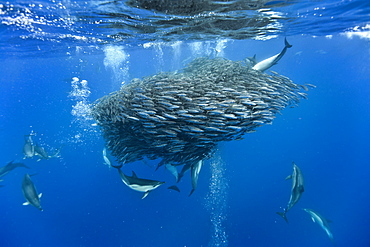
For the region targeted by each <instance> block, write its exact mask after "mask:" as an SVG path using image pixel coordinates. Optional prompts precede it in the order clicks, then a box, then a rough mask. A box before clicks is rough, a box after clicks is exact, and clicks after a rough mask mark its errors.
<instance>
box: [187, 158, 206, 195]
mask: <svg viewBox="0 0 370 247" xmlns="http://www.w3.org/2000/svg"><path fill="white" fill-rule="evenodd" d="M202 165H203V160H199V161H198V162H197V163H195V164H194V165H192V166H191V185H192V187H193V189H192V190H191V191H190V194H189V196H191V194H193V192H194V191H195V189H196V188H197V185H198V178H199V173H200V169H202Z"/></svg>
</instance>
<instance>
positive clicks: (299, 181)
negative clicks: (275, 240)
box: [276, 162, 304, 222]
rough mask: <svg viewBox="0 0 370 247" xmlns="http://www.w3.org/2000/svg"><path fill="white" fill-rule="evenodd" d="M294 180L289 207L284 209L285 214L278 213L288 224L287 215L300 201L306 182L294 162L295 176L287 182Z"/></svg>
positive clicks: (290, 176)
mask: <svg viewBox="0 0 370 247" xmlns="http://www.w3.org/2000/svg"><path fill="white" fill-rule="evenodd" d="M287 179H292V192H291V195H290V199H289V202H288V206H287V207H286V208H285V209H284V212H276V213H277V214H278V215H280V216H281V217H283V218H284V220H285V221H286V222H288V218H287V217H286V213H287V212H288V211H289V210H290V209H291V208H292V207H293V206H294V205H295V204H296V203H297V202H298V201H299V199H300V198H301V196H302V193H303V192H304V180H303V175H302V172H301V170H300V169H299V167H298V166H297V165H296V164H295V163H294V162H293V174H292V175H289V176H288V177H287V178H286V179H285V180H287Z"/></svg>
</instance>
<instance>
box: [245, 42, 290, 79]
mask: <svg viewBox="0 0 370 247" xmlns="http://www.w3.org/2000/svg"><path fill="white" fill-rule="evenodd" d="M284 42H285V47H284V48H283V50H282V51H281V52H280V53H279V54H276V55H275V56H272V57H270V58H267V59H265V60H263V61H261V62H259V63H257V64H255V65H254V66H253V67H252V69H254V70H258V71H261V72H263V71H265V70H267V69H269V68H271V67H272V66H274V65H275V64H277V62H279V60H280V59H281V58H282V57H283V56H284V54H285V52H286V50H287V49H288V48H290V47H292V45H291V44H289V43H288V41H287V40H286V38H285V40H284ZM253 58H255V57H253Z"/></svg>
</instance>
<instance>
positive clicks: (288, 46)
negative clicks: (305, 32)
mask: <svg viewBox="0 0 370 247" xmlns="http://www.w3.org/2000/svg"><path fill="white" fill-rule="evenodd" d="M284 42H285V47H286V48H290V47H292V45H291V44H289V43H288V40H286V38H285V40H284Z"/></svg>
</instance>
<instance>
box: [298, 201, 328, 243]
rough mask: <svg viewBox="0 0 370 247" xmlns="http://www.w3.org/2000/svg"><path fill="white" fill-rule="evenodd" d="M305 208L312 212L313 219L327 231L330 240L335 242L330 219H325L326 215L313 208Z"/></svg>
mask: <svg viewBox="0 0 370 247" xmlns="http://www.w3.org/2000/svg"><path fill="white" fill-rule="evenodd" d="M303 210H304V211H306V212H307V213H309V214H310V216H311V219H312V221H313V222H316V223H317V224H319V225H320V226H321V228H322V229H323V230H324V231H325V232H326V234H327V235H328V237H329V238H330V241H332V242H334V238H333V234H332V233H331V231H330V228H329V222H330V221H328V220H327V219H325V218H324V217H322V216H321V215H320V214H318V213H317V212H315V211H313V210H312V209H308V208H304V209H303Z"/></svg>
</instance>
